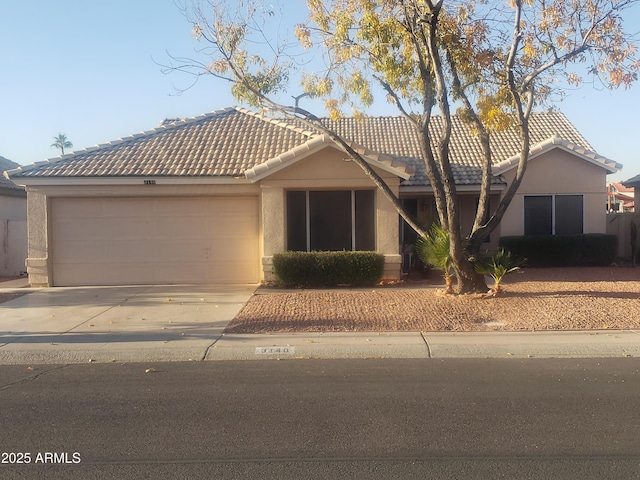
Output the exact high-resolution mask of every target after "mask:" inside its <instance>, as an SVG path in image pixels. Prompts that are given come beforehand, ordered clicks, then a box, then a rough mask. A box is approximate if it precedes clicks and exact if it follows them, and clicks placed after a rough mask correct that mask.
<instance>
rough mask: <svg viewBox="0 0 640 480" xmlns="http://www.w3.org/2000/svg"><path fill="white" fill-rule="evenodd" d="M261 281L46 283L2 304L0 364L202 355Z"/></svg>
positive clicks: (136, 359)
mask: <svg viewBox="0 0 640 480" xmlns="http://www.w3.org/2000/svg"><path fill="white" fill-rule="evenodd" d="M256 288H257V285H253V286H251V285H242V286H226V285H225V286H208V285H168V286H116V287H66V288H45V289H40V290H37V291H35V292H32V293H30V294H28V295H24V296H22V297H19V298H16V299H14V300H10V301H8V302H5V303H2V304H0V364H25V363H29V364H38V363H48V364H52V363H84V362H110V361H113V362H119V361H145V362H147V361H148V362H150V361H176V360H184V361H187V360H198V361H200V360H203V359H204V358H205V357H206V355H207V352H208V350H209V348H210V347H211V346H212V345H213V344H214V343H215V342H216V341H217V340H219V339H220V337H221V336H222V331H223V330H224V328H225V326H226V325H227V324H228V323H229V322H230V321H231V320H232V319H233V318H234V316H235V315H236V314H237V313H238V311H239V310H240V309H241V308H242V306H243V305H244V304H245V303H246V301H247V300H248V299H249V298H250V297H251V295H252V294H253V292H254V291H255V289H256Z"/></svg>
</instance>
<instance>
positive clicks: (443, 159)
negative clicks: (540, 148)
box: [170, 0, 640, 292]
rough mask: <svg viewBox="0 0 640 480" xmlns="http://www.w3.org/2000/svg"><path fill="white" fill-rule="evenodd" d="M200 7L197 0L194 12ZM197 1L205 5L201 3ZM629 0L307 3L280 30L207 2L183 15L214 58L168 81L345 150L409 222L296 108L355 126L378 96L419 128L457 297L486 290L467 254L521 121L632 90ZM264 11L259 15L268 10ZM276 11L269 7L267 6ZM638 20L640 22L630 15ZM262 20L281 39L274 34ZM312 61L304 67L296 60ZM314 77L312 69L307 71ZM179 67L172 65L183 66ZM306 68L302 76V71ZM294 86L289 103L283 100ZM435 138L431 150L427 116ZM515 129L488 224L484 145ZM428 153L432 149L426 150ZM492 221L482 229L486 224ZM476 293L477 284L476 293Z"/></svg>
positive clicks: (186, 66) (483, 233)
mask: <svg viewBox="0 0 640 480" xmlns="http://www.w3.org/2000/svg"><path fill="white" fill-rule="evenodd" d="M193 1H197V0H193ZM203 1H205V0H203ZM637 3H638V0H544V1H539V0H509V1H505V0H466V1H463V0H438V1H435V2H434V0H308V1H307V7H308V12H309V16H308V20H307V21H306V22H304V23H303V24H300V25H297V26H294V25H289V26H288V30H287V32H288V36H286V35H285V36H284V37H282V36H281V35H280V32H281V31H282V25H283V23H286V20H287V15H285V14H283V13H282V12H280V15H279V14H278V12H277V11H276V9H274V8H272V6H271V4H270V3H268V2H261V1H259V0H243V1H242V2H239V3H238V2H236V1H232V0H227V1H225V0H206V3H205V4H204V5H200V6H197V5H196V6H194V7H192V8H190V9H186V13H187V18H189V20H190V21H191V23H192V25H193V35H194V37H195V38H196V39H198V41H199V42H201V43H202V44H203V51H204V52H205V53H207V54H208V55H209V56H210V57H211V58H209V59H208V60H207V61H206V62H197V61H191V60H189V61H184V59H175V60H177V63H178V65H177V66H175V65H172V66H170V68H171V69H174V70H182V71H187V72H190V73H192V74H194V75H195V76H196V78H197V77H199V76H200V75H204V74H208V75H213V76H215V77H217V78H221V79H224V80H227V81H229V82H231V84H232V87H231V88H232V92H233V94H234V95H235V96H236V98H237V99H238V100H240V101H242V102H245V103H249V104H250V105H253V106H256V107H260V108H269V109H271V110H273V111H277V112H280V113H282V114H283V115H286V116H290V117H295V118H297V119H298V120H300V121H303V122H306V123H307V124H309V125H310V126H312V127H313V128H315V129H317V130H319V131H322V132H324V133H325V134H327V135H329V136H330V137H331V138H332V139H334V141H335V142H336V143H338V144H339V145H341V146H342V148H343V149H344V150H345V151H346V152H347V154H348V155H349V156H351V157H352V159H353V160H354V161H355V162H356V164H358V165H360V166H361V167H362V168H363V170H364V171H365V172H366V173H367V175H369V176H370V178H372V180H373V181H374V183H375V184H376V185H377V186H378V188H380V189H381V190H382V191H383V193H384V194H385V195H386V196H387V198H389V200H390V201H391V202H392V203H393V204H394V205H395V207H396V209H397V210H398V212H399V213H400V214H401V215H402V216H403V218H405V219H406V220H407V221H409V223H410V225H412V226H413V227H414V228H415V229H416V230H418V231H419V233H422V234H424V233H425V232H422V231H421V230H420V227H419V226H418V225H416V224H415V223H411V218H410V216H409V215H408V214H407V212H405V211H404V210H403V207H402V205H401V202H399V201H398V199H397V197H396V196H395V194H394V193H393V192H392V191H391V189H389V188H388V186H387V185H386V183H385V182H384V180H382V179H381V178H380V177H378V176H377V174H376V172H375V171H373V169H372V168H371V167H370V166H369V165H368V164H367V162H365V161H364V160H363V159H362V158H361V157H360V156H359V154H358V153H357V152H354V151H352V150H351V149H350V147H349V145H348V142H346V141H345V139H342V138H341V137H339V136H338V135H337V134H336V133H335V132H333V131H332V130H331V129H330V128H329V127H328V126H327V125H326V124H324V123H322V122H321V121H320V119H319V118H318V117H317V116H315V115H314V114H312V113H311V112H309V111H307V110H305V109H303V108H301V107H300V106H299V104H298V101H299V100H300V98H302V96H304V95H306V96H309V97H315V98H318V99H321V100H323V102H324V109H325V110H324V112H322V113H321V115H326V114H328V115H329V116H330V117H331V118H333V119H337V118H339V117H340V116H341V115H342V114H343V111H344V110H345V108H349V109H350V113H351V114H353V115H355V116H356V117H360V116H362V115H364V114H365V113H366V111H367V109H368V108H369V107H370V106H371V105H372V104H373V102H374V95H375V94H376V92H380V91H382V93H383V96H384V98H386V99H387V100H388V101H389V102H391V103H392V104H394V105H395V106H396V107H397V108H398V111H399V113H400V114H401V115H404V116H405V117H406V118H407V119H408V121H410V122H411V123H412V124H413V125H414V126H415V128H416V131H417V133H418V135H419V138H420V139H421V147H422V153H423V160H424V162H425V167H426V171H427V175H428V177H429V181H430V183H431V186H432V188H433V191H434V196H435V200H436V206H437V210H438V216H439V219H440V222H441V224H442V226H443V227H444V228H445V229H446V230H447V231H449V233H450V235H451V242H450V248H451V257H452V260H453V268H454V270H455V273H456V276H457V278H458V288H459V289H460V291H462V292H468V291H474V290H478V289H482V288H483V285H484V282H483V280H481V279H479V278H478V275H477V274H476V273H475V270H474V269H473V266H472V264H471V263H470V261H469V255H471V256H473V254H474V253H477V250H478V249H479V248H480V245H481V243H482V241H483V240H484V239H485V238H486V237H487V236H488V235H489V233H490V232H491V231H492V230H493V229H495V228H496V226H497V225H498V224H499V222H500V220H501V219H502V216H503V215H504V212H505V211H506V208H507V207H508V206H509V203H510V202H511V200H512V198H513V197H514V195H515V192H516V190H517V189H518V187H519V185H520V182H521V181H522V177H523V175H524V172H525V170H526V164H527V159H528V155H529V131H528V118H529V115H530V113H531V112H532V110H533V109H534V108H543V107H544V106H545V105H549V104H553V102H554V101H555V100H556V99H558V98H560V97H561V96H562V92H563V89H565V88H567V87H571V88H575V87H576V86H580V85H581V84H582V83H583V82H587V81H593V80H595V81H598V82H600V83H601V84H602V85H603V86H605V87H608V88H618V87H622V88H629V87H630V86H631V85H632V84H633V83H634V82H635V81H636V80H637V77H638V71H639V70H640V61H639V60H638V52H637V46H636V43H635V42H634V39H633V37H632V36H630V35H629V34H628V32H626V30H625V25H624V19H625V15H627V14H629V12H632V10H631V9H632V8H635V7H636V4H637ZM265 5H266V6H265ZM276 5H277V3H276ZM634 14H635V15H637V14H638V11H637V8H636V10H635V13H634ZM272 21H273V22H274V23H275V25H276V26H278V27H280V29H281V30H280V32H276V33H274V31H273V30H271V24H272ZM305 54H308V55H311V56H314V57H315V59H316V61H314V62H312V63H305V61H303V60H302V58H303V55H305ZM318 58H322V59H323V60H324V65H323V66H322V67H320V68H319V67H318V65H317V59H318ZM180 60H182V61H180ZM305 65H312V68H311V71H309V72H306V71H305V68H306V67H305ZM294 79H295V80H296V81H298V82H299V86H301V88H303V90H304V94H303V95H301V96H298V97H295V104H294V105H291V104H288V103H286V102H283V101H282V100H281V99H280V97H281V96H282V94H283V92H287V91H288V90H289V89H290V88H291V85H290V82H292V81H294ZM432 112H433V113H438V114H439V115H441V116H442V118H443V124H444V127H443V128H442V130H441V131H440V132H438V133H437V135H439V138H438V139H437V142H431V139H430V138H428V137H429V135H430V131H431V130H430V128H429V124H430V121H431V115H432ZM453 112H457V113H458V114H459V115H460V117H461V118H462V119H463V120H464V121H466V122H467V123H468V124H469V125H470V126H471V128H472V130H473V131H474V132H476V134H477V135H478V138H479V140H480V143H481V145H482V146H483V150H484V157H485V158H484V164H483V172H482V177H483V178H482V184H481V186H480V200H479V204H478V210H477V212H476V218H475V223H474V226H473V229H472V231H471V232H470V233H469V235H467V238H463V237H462V233H461V228H460V219H459V217H458V210H459V208H458V196H457V191H456V187H455V181H454V179H453V173H452V168H451V165H450V164H449V142H450V135H451V116H452V115H453V114H454V113H453ZM514 126H516V127H517V128H519V131H520V138H521V145H520V161H519V164H518V168H517V172H516V176H515V179H514V181H513V182H512V183H511V184H510V186H509V188H508V190H507V191H506V192H505V194H504V195H503V196H502V199H501V201H500V203H499V205H497V206H495V207H494V206H493V205H492V207H493V210H492V211H491V212H489V211H488V197H489V191H490V182H491V175H492V174H491V161H492V151H491V143H490V136H491V134H492V133H493V132H495V131H500V130H503V129H506V128H510V127H514ZM432 145H437V149H436V151H434V150H433V147H432ZM487 218H488V220H487ZM484 288H486V285H484Z"/></svg>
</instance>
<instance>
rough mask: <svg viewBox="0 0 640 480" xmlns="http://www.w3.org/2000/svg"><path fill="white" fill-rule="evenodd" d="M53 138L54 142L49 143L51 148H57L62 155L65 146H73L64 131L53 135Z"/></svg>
mask: <svg viewBox="0 0 640 480" xmlns="http://www.w3.org/2000/svg"><path fill="white" fill-rule="evenodd" d="M53 139H54V140H55V142H53V143H52V144H51V148H59V149H60V151H61V152H62V155H64V149H65V148H73V143H71V142H70V141H69V140H68V139H67V136H66V135H65V134H64V133H59V134H58V136H57V137H53Z"/></svg>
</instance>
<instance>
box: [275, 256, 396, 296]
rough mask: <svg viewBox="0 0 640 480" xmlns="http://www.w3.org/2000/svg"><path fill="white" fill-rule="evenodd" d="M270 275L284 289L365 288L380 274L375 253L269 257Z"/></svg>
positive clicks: (381, 263)
mask: <svg viewBox="0 0 640 480" xmlns="http://www.w3.org/2000/svg"><path fill="white" fill-rule="evenodd" d="M273 271H274V273H275V276H276V280H277V282H278V284H279V285H281V286H284V287H335V286H337V285H350V286H365V285H367V286H369V285H375V284H377V283H378V282H379V281H380V279H382V274H383V273H384V255H382V254H381V253H377V252H347V251H343V252H286V253H277V254H275V255H274V256H273Z"/></svg>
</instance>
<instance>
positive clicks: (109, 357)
mask: <svg viewBox="0 0 640 480" xmlns="http://www.w3.org/2000/svg"><path fill="white" fill-rule="evenodd" d="M26 346H28V347H29V348H26ZM607 357H617V358H621V357H638V358H640V331H636V330H618V331H606V330H599V331H573V332H566V331H562V332H465V333H445V332H442V333H440V332H430V333H420V332H393V333H389V332H371V333H361V332H350V333H274V334H270V335H259V334H228V335H227V334H223V335H212V337H211V338H210V341H203V339H202V338H200V339H199V340H198V341H195V340H191V339H189V337H188V336H187V337H184V340H180V341H172V342H158V341H154V342H136V343H135V344H129V345H123V344H122V343H96V344H87V343H84V344H67V345H65V344H64V343H63V338H60V341H59V342H58V343H56V344H51V345H40V346H38V347H35V346H34V345H33V344H24V343H20V342H15V343H11V344H6V345H4V346H2V347H1V348H0V365H23V364H34V365H36V364H38V365H39V364H51V365H58V364H82V363H152V362H187V361H195V362H200V361H212V362H215V361H228V360H293V359H296V360H301V359H356V358H379V359H384V358H386V359H391V358H395V359H409V358H414V359H449V358H607Z"/></svg>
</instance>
